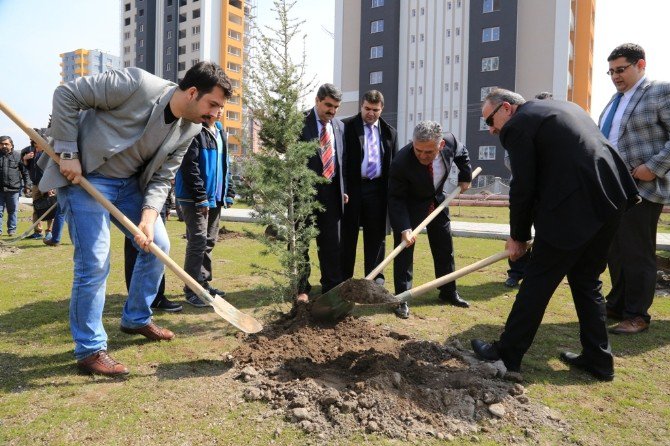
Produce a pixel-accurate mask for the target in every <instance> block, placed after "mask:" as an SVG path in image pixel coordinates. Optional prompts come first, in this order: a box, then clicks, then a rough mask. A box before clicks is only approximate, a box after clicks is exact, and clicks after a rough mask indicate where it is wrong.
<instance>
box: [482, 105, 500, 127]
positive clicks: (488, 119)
mask: <svg viewBox="0 0 670 446" xmlns="http://www.w3.org/2000/svg"><path fill="white" fill-rule="evenodd" d="M503 104H504V102H501V103H500V104H498V106H497V107H496V108H495V109H493V111H492V112H491V114H490V115H488V116H487V117H486V119H485V120H484V122H485V123H486V125H487V126H489V127H493V116H494V115H495V114H496V113H498V110H500V107H502V105H503Z"/></svg>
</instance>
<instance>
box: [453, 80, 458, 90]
mask: <svg viewBox="0 0 670 446" xmlns="http://www.w3.org/2000/svg"><path fill="white" fill-rule="evenodd" d="M454 91H458V82H454Z"/></svg>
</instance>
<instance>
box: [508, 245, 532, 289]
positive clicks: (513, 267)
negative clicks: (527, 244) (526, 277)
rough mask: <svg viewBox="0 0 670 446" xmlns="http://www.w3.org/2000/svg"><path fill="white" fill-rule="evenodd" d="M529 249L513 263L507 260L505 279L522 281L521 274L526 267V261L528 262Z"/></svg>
mask: <svg viewBox="0 0 670 446" xmlns="http://www.w3.org/2000/svg"><path fill="white" fill-rule="evenodd" d="M531 249H532V248H531ZM531 249H529V250H528V251H527V252H526V253H525V254H524V255H522V256H521V257H519V258H518V259H516V260H514V261H512V260H507V264H508V265H509V269H508V270H507V277H511V278H513V279H516V280H518V281H521V279H523V274H524V272H525V271H526V265H528V261H529V260H530V253H531Z"/></svg>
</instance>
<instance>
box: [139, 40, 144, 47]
mask: <svg viewBox="0 0 670 446" xmlns="http://www.w3.org/2000/svg"><path fill="white" fill-rule="evenodd" d="M140 48H144V39H140Z"/></svg>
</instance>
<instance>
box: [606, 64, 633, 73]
mask: <svg viewBox="0 0 670 446" xmlns="http://www.w3.org/2000/svg"><path fill="white" fill-rule="evenodd" d="M636 63H637V62H632V63H629V64H628V65H625V66H623V67H616V68H611V69H609V70H607V75H608V76H614V75H615V74H621V73H623V72H624V71H626V68H628V67H630V66H631V65H635V64H636Z"/></svg>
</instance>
